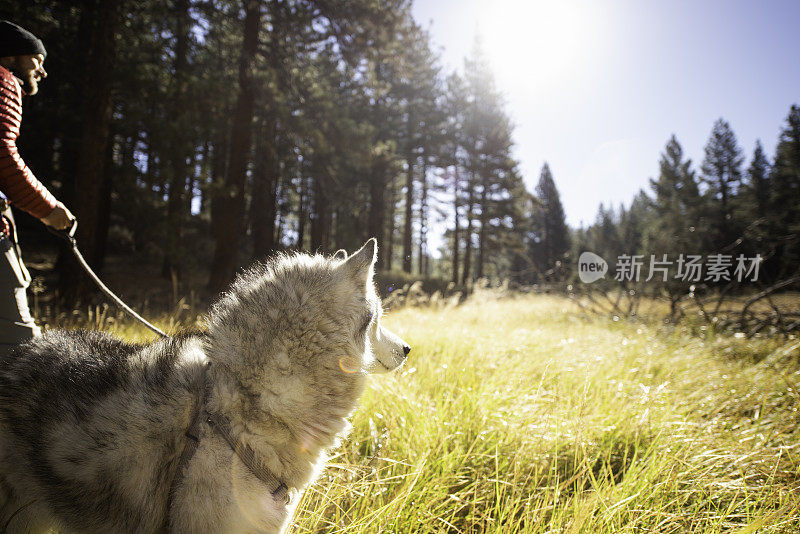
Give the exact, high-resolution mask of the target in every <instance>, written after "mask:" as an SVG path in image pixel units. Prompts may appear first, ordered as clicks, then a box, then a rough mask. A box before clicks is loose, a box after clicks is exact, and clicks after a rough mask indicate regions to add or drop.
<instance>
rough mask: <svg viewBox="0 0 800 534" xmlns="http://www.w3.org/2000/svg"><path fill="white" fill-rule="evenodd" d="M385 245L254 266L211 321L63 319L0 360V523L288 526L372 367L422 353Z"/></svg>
mask: <svg viewBox="0 0 800 534" xmlns="http://www.w3.org/2000/svg"><path fill="white" fill-rule="evenodd" d="M375 254H376V242H375V240H374V239H371V240H369V241H368V242H367V243H366V244H365V245H364V246H363V247H362V248H361V249H360V250H359V251H358V252H356V253H355V254H353V255H352V256H350V257H349V258H348V257H347V255H346V253H343V251H340V253H337V254H336V255H335V256H334V257H332V258H325V257H323V256H320V255H316V256H309V255H304V254H295V255H283V256H279V257H277V258H275V259H273V260H272V261H270V262H268V263H266V264H264V265H260V266H256V267H254V268H252V269H251V270H250V271H248V272H247V273H245V274H243V275H241V276H239V278H238V279H237V280H236V282H234V284H233V286H232V288H231V289H230V290H229V291H228V292H227V293H226V294H224V295H223V296H222V297H221V298H220V300H219V301H218V302H217V303H216V304H215V305H214V306H213V307H212V309H211V311H210V313H209V317H208V319H207V332H205V333H204V334H198V335H187V336H183V337H176V338H166V339H163V340H160V341H156V342H155V343H153V344H150V345H130V344H126V343H123V342H121V341H118V340H116V339H114V338H112V337H110V336H108V335H105V334H102V333H99V332H58V331H56V332H49V333H47V334H45V335H44V336H43V337H40V338H37V339H34V340H32V341H30V342H28V343H27V344H25V345H22V346H20V347H19V348H18V349H16V350H15V351H12V353H11V354H10V355H9V356H6V357H2V358H0V507H1V512H0V531H4V532H14V533H17V532H18V533H22V532H25V533H28V532H47V531H51V530H55V531H58V532H62V533H103V534H108V533H151V532H153V533H154V532H175V533H180V534H191V533H213V534H224V533H245V532H247V533H250V532H269V533H278V532H282V531H283V530H284V529H285V528H286V526H287V525H288V524H289V522H290V519H291V516H292V514H293V512H294V509H295V507H296V506H297V503H298V501H299V500H300V497H301V496H302V494H303V491H304V490H305V488H306V487H307V486H308V485H309V484H310V483H311V482H313V480H314V479H315V477H316V476H317V475H318V474H319V472H320V471H321V470H322V468H323V466H324V462H325V459H326V450H327V449H329V448H331V447H334V446H336V445H337V443H338V440H339V439H341V437H342V436H343V434H344V433H345V432H346V431H347V430H348V428H349V426H348V423H347V417H348V416H349V415H350V414H351V413H352V412H353V410H354V408H355V405H356V399H357V398H358V396H359V394H360V393H361V391H362V390H363V388H364V384H365V379H366V375H367V374H368V373H374V372H387V371H391V370H393V369H396V368H397V367H399V366H400V365H401V364H402V363H403V361H404V360H405V358H406V355H407V354H408V352H409V350H410V348H409V346H408V345H407V344H406V343H405V342H404V341H403V340H401V339H400V338H399V337H397V336H396V335H394V334H392V333H391V332H389V331H388V330H386V329H385V328H383V327H382V326H381V324H380V317H381V304H380V299H379V298H378V296H377V294H376V292H375V288H374V285H373V282H372V274H373V265H374V262H375Z"/></svg>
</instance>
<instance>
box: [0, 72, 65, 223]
mask: <svg viewBox="0 0 800 534" xmlns="http://www.w3.org/2000/svg"><path fill="white" fill-rule="evenodd" d="M23 94H24V93H23V92H22V88H21V87H20V85H19V82H18V81H17V79H16V77H14V75H13V74H11V72H9V71H8V70H7V69H5V68H4V67H2V66H0V191H2V192H3V193H4V194H5V195H6V197H7V198H8V200H9V201H10V202H11V203H13V204H14V205H15V206H17V207H18V208H20V209H22V210H24V211H26V212H28V213H30V214H31V215H33V216H34V217H36V218H37V219H41V218H42V217H46V216H47V215H49V214H50V212H51V211H53V208H55V207H56V199H55V197H53V195H52V194H51V193H50V191H48V190H47V188H46V187H45V186H44V185H43V184H42V183H41V182H39V180H37V179H36V177H35V176H34V175H33V173H32V172H31V170H30V169H29V168H28V166H27V165H25V162H24V161H22V158H21V157H20V155H19V152H18V151H17V138H18V137H19V128H20V124H21V123H22V95H23ZM4 225H6V223H5V220H3V223H1V224H0V232H2V231H3V230H5V231H6V232H7V231H8V228H3V226H4Z"/></svg>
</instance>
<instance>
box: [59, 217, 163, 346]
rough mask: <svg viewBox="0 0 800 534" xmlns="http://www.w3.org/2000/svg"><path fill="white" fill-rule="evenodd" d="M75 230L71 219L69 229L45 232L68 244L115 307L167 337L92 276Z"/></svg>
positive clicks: (76, 223)
mask: <svg viewBox="0 0 800 534" xmlns="http://www.w3.org/2000/svg"><path fill="white" fill-rule="evenodd" d="M77 229H78V220H77V219H72V225H71V226H70V227H69V228H65V229H64V230H56V229H55V228H52V227H50V226H47V230H48V231H49V232H50V233H51V234H53V235H55V236H58V237H60V238H61V239H63V240H65V241H66V242H67V243H69V244H70V247H71V248H72V253H73V254H74V255H75V258H76V259H77V260H78V263H80V264H81V267H83V270H84V271H86V274H88V275H89V278H91V279H92V280H93V281H94V283H95V284H97V287H99V288H100V289H101V290H103V293H105V294H106V296H108V297H109V298H110V299H111V300H113V301H114V302H115V303H116V304H117V306H119V307H120V308H122V309H123V310H125V311H126V312H128V313H129V314H130V315H131V316H133V317H134V318H135V319H136V320H137V321H139V322H140V323H142V324H143V325H145V326H146V327H147V328H149V329H150V330H152V331H153V332H155V333H156V334H158V335H159V336H161V337H168V336H167V334H165V333H164V332H163V331H162V330H160V329H158V328H157V327H155V326H153V325H152V324H150V323H149V322H147V321H146V320H145V319H144V318H143V317H142V316H141V315H139V314H138V313H136V312H135V311H133V309H132V308H131V307H130V306H128V305H127V304H125V303H124V302H122V299H121V298H119V297H118V296H116V295H115V294H114V292H113V291H111V290H110V289H108V287H106V285H105V284H104V283H103V281H102V280H100V278H98V277H97V275H96V274H94V271H93V270H92V268H91V267H89V264H88V263H86V260H85V259H83V254H81V251H80V250H78V243H77V242H76V241H75V231H76V230H77Z"/></svg>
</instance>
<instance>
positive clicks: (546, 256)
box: [533, 163, 570, 273]
mask: <svg viewBox="0 0 800 534" xmlns="http://www.w3.org/2000/svg"><path fill="white" fill-rule="evenodd" d="M535 194H536V197H537V198H538V199H539V207H538V210H537V211H536V214H535V223H534V232H535V234H536V238H537V239H536V244H535V246H534V247H533V252H534V258H533V259H534V263H535V264H536V265H537V267H538V268H539V271H540V272H542V273H549V272H557V271H558V267H560V266H561V265H563V264H564V262H565V260H566V255H567V252H568V251H569V250H570V235H569V229H568V228H567V223H566V215H565V214H564V207H563V206H562V205H561V197H560V195H559V193H558V189H557V188H556V184H555V181H554V180H553V174H552V173H551V171H550V166H549V165H548V164H547V163H545V164H544V165H543V166H542V171H541V173H540V174H539V183H538V184H537V185H536V192H535Z"/></svg>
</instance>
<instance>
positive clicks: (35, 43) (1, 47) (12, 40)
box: [0, 20, 47, 57]
mask: <svg viewBox="0 0 800 534" xmlns="http://www.w3.org/2000/svg"><path fill="white" fill-rule="evenodd" d="M28 54H42V55H43V56H47V52H45V50H44V45H43V44H42V41H41V40H39V39H37V38H36V36H35V35H33V34H32V33H31V32H29V31H28V30H26V29H24V28H20V27H19V26H17V25H16V24H14V23H13V22H9V21H7V20H0V57H6V56H26V55H28Z"/></svg>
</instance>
